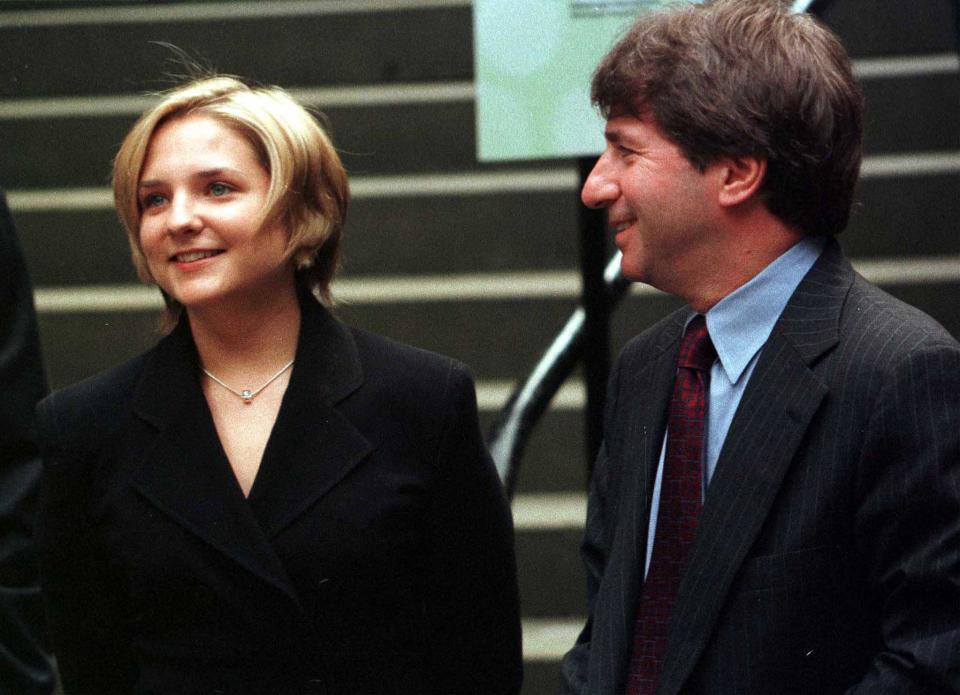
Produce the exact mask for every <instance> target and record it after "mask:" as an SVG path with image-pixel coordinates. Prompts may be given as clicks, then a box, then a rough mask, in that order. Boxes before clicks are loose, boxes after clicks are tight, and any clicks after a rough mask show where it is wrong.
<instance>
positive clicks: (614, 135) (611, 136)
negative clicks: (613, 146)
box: [603, 128, 623, 143]
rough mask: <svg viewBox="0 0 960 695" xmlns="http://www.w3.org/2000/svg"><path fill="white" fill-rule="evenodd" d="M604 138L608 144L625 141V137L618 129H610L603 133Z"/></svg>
mask: <svg viewBox="0 0 960 695" xmlns="http://www.w3.org/2000/svg"><path fill="white" fill-rule="evenodd" d="M603 137H604V138H606V140H607V142H613V143H617V142H620V140H622V139H623V136H622V135H621V134H620V131H619V130H617V129H616V128H610V129H607V130H605V131H603Z"/></svg>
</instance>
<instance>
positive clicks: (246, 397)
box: [200, 360, 293, 405]
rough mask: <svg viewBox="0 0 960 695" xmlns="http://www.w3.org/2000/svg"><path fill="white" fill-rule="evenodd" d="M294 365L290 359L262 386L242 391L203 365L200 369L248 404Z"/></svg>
mask: <svg viewBox="0 0 960 695" xmlns="http://www.w3.org/2000/svg"><path fill="white" fill-rule="evenodd" d="M292 366H293V360H290V361H289V362H287V363H286V364H285V365H283V367H282V368H281V369H280V371H279V372H277V373H276V374H274V375H273V376H272V377H270V378H269V379H267V380H266V381H265V382H264V383H263V385H262V386H261V387H260V388H258V389H242V390H240V391H237V390H236V389H235V388H231V387H230V386H227V385H226V384H225V383H223V382H222V381H220V379H218V378H217V377H215V376H214V375H213V374H211V373H210V372H208V371H207V370H206V369H204V368H203V367H200V371H202V372H203V373H204V374H206V375H207V376H208V377H210V378H211V379H213V381H214V383H217V384H219V385H220V386H222V387H223V388H225V389H226V390H227V391H229V392H230V393H232V394H233V395H234V396H237V397H238V398H242V399H243V402H244V403H246V404H247V405H250V404H251V403H253V399H254V398H256V397H257V396H259V395H260V393H261V392H262V391H263V390H264V389H265V388H267V387H268V386H269V385H270V384H272V383H273V382H274V381H276V380H277V379H279V378H280V375H281V374H283V373H284V372H285V371H287V370H288V369H290V367H292Z"/></svg>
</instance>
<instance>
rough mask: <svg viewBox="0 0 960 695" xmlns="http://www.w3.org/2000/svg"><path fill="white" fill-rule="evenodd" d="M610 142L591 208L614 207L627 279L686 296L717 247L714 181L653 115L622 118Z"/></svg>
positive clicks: (588, 196)
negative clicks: (711, 190)
mask: <svg viewBox="0 0 960 695" xmlns="http://www.w3.org/2000/svg"><path fill="white" fill-rule="evenodd" d="M605 137H606V140H607V147H606V149H605V150H604V152H603V154H602V155H601V157H600V159H599V160H598V161H597V164H596V166H595V167H594V168H593V171H591V172H590V176H589V177H588V178H587V182H586V183H585V184H584V186H583V191H582V193H581V198H582V199H583V203H584V205H586V206H587V207H591V208H606V209H607V215H608V219H609V224H610V227H611V228H613V229H614V231H615V232H616V243H617V247H618V248H619V249H620V251H622V252H623V260H622V261H621V269H622V271H623V274H624V276H625V277H627V278H630V279H631V280H636V281H639V282H645V283H647V284H650V285H653V286H654V287H657V288H658V289H661V290H663V291H665V292H670V293H671V294H675V295H677V296H680V297H684V298H686V295H687V290H689V288H690V287H692V284H695V281H696V277H697V273H700V272H703V270H704V267H703V265H704V264H705V263H709V260H710V258H711V253H710V246H711V244H712V243H715V239H714V237H715V235H713V234H711V229H712V225H711V223H710V221H711V219H712V214H713V212H714V210H715V205H711V203H712V200H711V196H710V195H709V194H708V190H709V186H708V185H707V178H706V177H705V176H704V174H703V173H702V172H700V170H699V169H697V168H696V167H695V166H694V165H693V164H691V163H690V162H689V161H688V160H687V159H686V157H684V155H683V153H682V152H681V151H680V149H679V147H677V145H675V144H674V143H673V142H671V141H670V140H668V139H667V138H666V136H665V135H663V133H662V132H661V131H660V128H659V127H658V126H657V125H656V123H655V122H654V121H653V119H652V117H650V116H644V117H642V118H638V117H636V116H632V115H628V114H623V113H617V112H614V113H613V114H611V116H610V118H609V120H608V121H607V127H606V131H605Z"/></svg>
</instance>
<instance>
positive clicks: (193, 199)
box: [39, 77, 521, 693]
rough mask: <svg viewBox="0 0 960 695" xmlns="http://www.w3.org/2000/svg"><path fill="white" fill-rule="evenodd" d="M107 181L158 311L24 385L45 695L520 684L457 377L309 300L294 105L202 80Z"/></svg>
mask: <svg viewBox="0 0 960 695" xmlns="http://www.w3.org/2000/svg"><path fill="white" fill-rule="evenodd" d="M113 186H114V195H115V200H116V205H117V210H118V213H119V216H120V219H121V220H122V222H123V224H124V226H125V227H126V230H127V233H128V235H129V240H130V247H131V250H132V255H133V261H134V263H135V265H136V267H137V270H138V271H139V273H140V275H141V277H142V278H143V279H144V280H145V281H146V282H149V283H155V284H156V285H158V286H159V288H160V290H161V291H162V292H163V296H164V298H165V300H166V305H167V317H168V319H169V323H170V325H171V326H172V330H171V331H170V333H169V334H168V335H166V336H165V337H164V338H163V339H162V340H161V341H160V342H159V343H158V344H157V345H156V346H155V347H154V348H153V349H152V350H150V351H148V352H147V353H145V354H143V355H141V356H139V357H137V358H135V359H134V360H132V361H130V362H128V363H126V364H123V365H120V366H119V367H116V368H114V369H112V370H110V371H108V372H106V373H104V374H101V375H99V376H96V377H93V378H92V379H89V380H87V381H84V382H82V383H80V384H77V385H75V386H73V387H71V388H69V389H65V390H63V391H60V392H58V393H55V394H54V395H52V396H50V397H49V398H48V399H47V400H45V401H44V402H43V403H42V404H41V406H40V410H39V413H40V421H41V435H42V439H43V446H44V455H45V466H46V471H45V479H44V484H43V493H42V497H41V499H42V501H41V519H40V538H39V543H40V547H41V558H42V559H41V564H42V567H41V571H42V576H43V579H42V584H43V589H44V594H45V597H46V602H47V606H48V612H49V616H50V620H51V625H52V630H53V638H54V646H55V650H56V655H57V659H58V663H59V666H60V669H61V674H62V678H63V682H64V686H65V690H66V692H67V693H73V692H91V693H105V692H137V693H147V692H150V693H154V692H156V693H160V692H163V693H169V692H177V693H194V692H196V693H201V692H202V693H211V692H224V693H236V692H248V693H254V692H255V693H312V692H317V693H339V692H343V693H387V692H391V693H429V692H436V693H466V692H476V693H499V692H515V691H517V690H518V689H519V684H520V678H521V676H520V672H521V662H520V643H519V637H520V629H519V616H518V599H517V585H516V573H515V562H514V557H513V536H512V525H511V520H510V514H509V509H508V507H507V504H506V501H505V499H504V496H503V493H502V491H501V489H500V486H499V482H498V480H497V478H496V475H495V472H494V470H493V467H492V465H491V462H490V459H489V456H488V455H487V453H486V450H485V448H484V445H483V442H482V439H481V436H480V433H479V427H478V422H477V412H476V399H475V395H474V389H473V383H472V380H471V378H470V376H469V375H468V374H467V372H466V371H465V369H464V368H463V367H462V366H461V365H459V364H458V363H456V362H454V361H452V360H450V359H447V358H444V357H440V356H438V355H434V354H431V353H428V352H424V351H421V350H417V349H414V348H410V347H405V346H402V345H399V344H396V343H393V342H390V341H388V340H386V339H384V338H381V337H377V336H375V335H371V334H369V333H365V332H363V331H358V330H353V329H350V328H347V327H346V326H344V325H343V324H342V323H340V322H339V321H338V320H337V319H336V318H335V317H334V316H333V315H332V314H331V313H330V311H329V310H328V309H327V308H326V307H325V306H324V304H325V303H329V299H330V282H331V279H332V277H333V275H334V271H335V270H336V267H337V261H338V255H339V247H340V239H341V230H342V227H343V221H344V215H345V214H346V210H347V202H348V197H349V195H348V188H347V180H346V174H345V172H344V169H343V167H342V165H341V163H340V160H339V158H338V156H337V154H336V152H335V150H334V148H333V146H332V145H331V143H330V140H329V139H328V138H327V136H326V134H325V133H324V132H323V130H322V129H321V128H320V127H319V126H318V124H317V123H316V121H315V120H314V119H313V118H312V117H311V116H310V115H309V114H308V113H307V112H306V111H305V110H304V109H303V108H302V107H301V106H300V105H299V104H297V103H296V102H295V101H294V100H292V99H291V98H290V97H289V96H288V95H287V94H286V93H285V92H283V91H282V90H280V89H277V88H259V87H249V86H247V85H245V84H243V83H242V82H240V81H238V80H236V79H234V78H229V77H212V78H205V79H201V80H198V81H195V82H192V83H189V84H186V85H184V86H181V87H179V88H177V89H174V90H172V91H171V92H169V93H167V94H166V95H165V96H164V98H163V99H162V100H161V101H160V103H159V104H158V105H157V106H155V107H154V108H152V109H150V110H149V111H148V112H147V113H145V114H144V115H143V116H142V117H141V118H140V120H139V121H138V122H137V123H136V124H135V125H134V126H133V128H132V129H131V131H130V132H129V134H128V135H127V137H126V139H125V140H124V142H123V144H122V146H121V148H120V151H119V153H118V155H117V157H116V161H115V169H114V179H113ZM321 300H322V301H321Z"/></svg>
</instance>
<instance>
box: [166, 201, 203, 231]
mask: <svg viewBox="0 0 960 695" xmlns="http://www.w3.org/2000/svg"><path fill="white" fill-rule="evenodd" d="M201 226H202V224H201V222H200V217H199V215H198V214H197V209H196V205H195V203H194V201H193V200H192V199H191V198H190V196H186V195H176V196H174V197H173V199H172V200H171V201H170V213H169V215H168V216H167V229H168V231H169V232H171V233H174V234H175V233H179V232H195V231H199V229H200V227H201Z"/></svg>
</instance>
